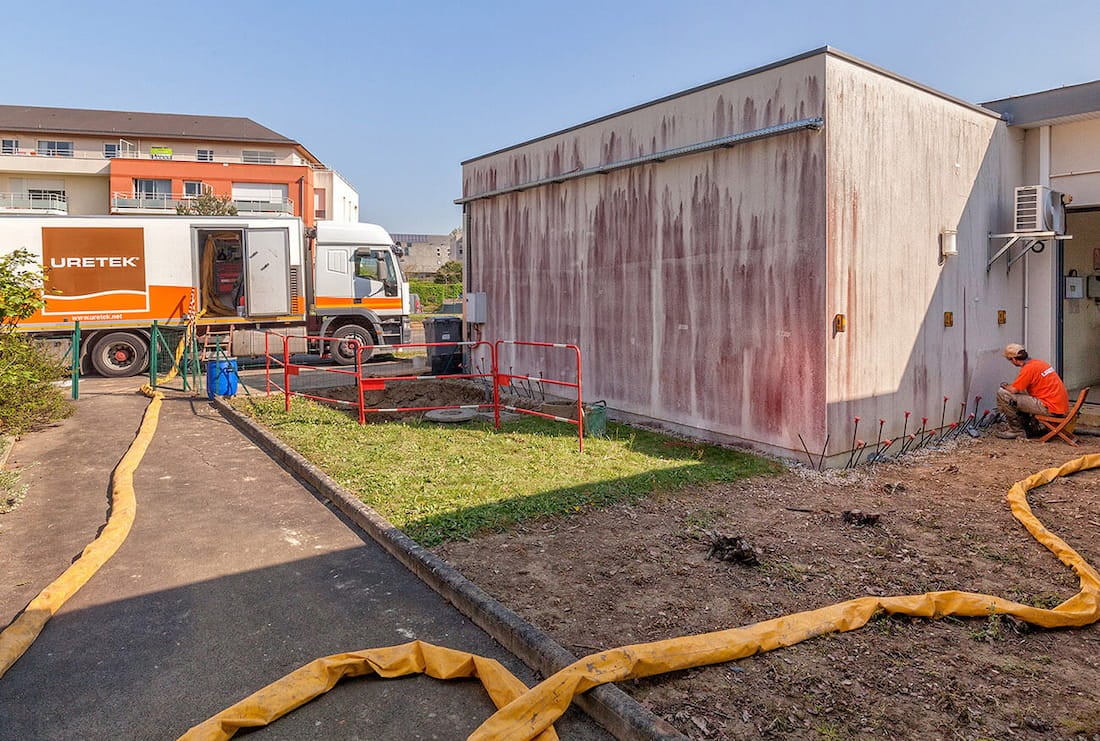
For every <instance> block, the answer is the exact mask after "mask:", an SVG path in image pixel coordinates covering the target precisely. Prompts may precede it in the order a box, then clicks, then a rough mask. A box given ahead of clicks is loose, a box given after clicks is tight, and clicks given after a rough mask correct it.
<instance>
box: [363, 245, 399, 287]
mask: <svg viewBox="0 0 1100 741" xmlns="http://www.w3.org/2000/svg"><path fill="white" fill-rule="evenodd" d="M397 275H398V273H397V269H396V268H395V267H394V265H393V256H392V255H391V253H390V252H389V251H388V250H386V251H383V250H375V251H371V252H367V251H356V253H355V277H356V278H359V279H366V280H374V281H381V282H382V288H383V291H384V292H385V295H386V296H396V295H398V294H397ZM355 290H356V295H357V296H361V295H367V296H371V295H374V292H373V291H370V290H369V289H368V286H367V285H364V286H356V288H355ZM364 291H365V293H364Z"/></svg>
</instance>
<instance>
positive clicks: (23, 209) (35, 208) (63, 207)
mask: <svg viewBox="0 0 1100 741" xmlns="http://www.w3.org/2000/svg"><path fill="white" fill-rule="evenodd" d="M0 213H5V214H12V213H35V214H50V215H61V216H64V215H65V214H67V213H69V203H68V201H67V200H66V199H65V196H63V195H59V194H55V193H51V194H48V195H46V194H43V195H39V194H29V193H0Z"/></svg>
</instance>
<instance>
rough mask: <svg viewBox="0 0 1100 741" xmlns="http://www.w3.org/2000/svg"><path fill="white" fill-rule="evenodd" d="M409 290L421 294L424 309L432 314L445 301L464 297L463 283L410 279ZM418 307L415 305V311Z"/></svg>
mask: <svg viewBox="0 0 1100 741" xmlns="http://www.w3.org/2000/svg"><path fill="white" fill-rule="evenodd" d="M409 291H410V292H411V293H415V294H416V295H418V296H420V303H421V305H422V306H423V311H424V313H426V314H430V313H431V312H433V311H437V310H438V309H439V307H440V306H442V305H443V302H444V301H456V300H458V299H461V298H462V284H461V283H432V282H431V281H424V280H410V281H409ZM415 310H416V307H413V311H415Z"/></svg>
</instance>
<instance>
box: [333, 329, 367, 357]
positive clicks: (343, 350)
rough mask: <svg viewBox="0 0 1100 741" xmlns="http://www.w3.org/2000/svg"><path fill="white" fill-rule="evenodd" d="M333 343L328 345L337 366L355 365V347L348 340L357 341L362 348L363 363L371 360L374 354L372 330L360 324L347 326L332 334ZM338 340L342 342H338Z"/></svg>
mask: <svg viewBox="0 0 1100 741" xmlns="http://www.w3.org/2000/svg"><path fill="white" fill-rule="evenodd" d="M332 337H333V341H332V342H330V343H328V348H329V352H330V353H331V354H332V359H333V360H334V361H336V364H337V365H353V364H354V363H355V347H354V346H353V345H352V344H351V343H350V342H348V340H355V341H356V342H358V343H359V347H360V348H362V356H361V357H362V359H363V361H364V362H365V361H367V360H370V356H371V355H373V354H374V338H373V337H371V334H370V330H368V329H367V328H366V327H361V326H360V325H358V324H345V325H344V326H342V327H339V328H338V329H337V330H336V331H335V332H333V333H332ZM336 340H341V341H340V342H337V341H336Z"/></svg>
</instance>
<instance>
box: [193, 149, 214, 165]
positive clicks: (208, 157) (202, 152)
mask: <svg viewBox="0 0 1100 741" xmlns="http://www.w3.org/2000/svg"><path fill="white" fill-rule="evenodd" d="M195 159H197V160H198V161H199V162H213V161H214V150H213V149H199V150H197V151H196V152H195Z"/></svg>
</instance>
